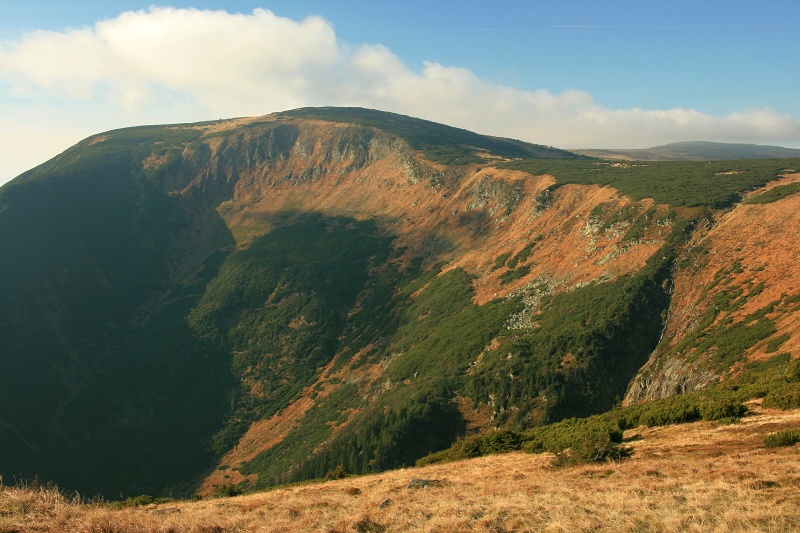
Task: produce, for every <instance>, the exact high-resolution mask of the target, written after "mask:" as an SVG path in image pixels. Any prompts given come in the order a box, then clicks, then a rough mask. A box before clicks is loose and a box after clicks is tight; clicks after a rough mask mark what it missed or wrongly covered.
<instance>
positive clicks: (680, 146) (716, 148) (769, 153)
mask: <svg viewBox="0 0 800 533" xmlns="http://www.w3.org/2000/svg"><path fill="white" fill-rule="evenodd" d="M575 153H579V154H582V155H585V156H589V157H599V158H603V159H622V160H633V161H718V160H730V159H773V158H778V159H779V158H788V157H800V149H798V148H783V147H781V146H768V145H760V144H736V143H716V142H708V141H689V142H677V143H670V144H664V145H661V146H653V147H652V148H644V149H638V150H637V149H627V150H625V149H586V150H575Z"/></svg>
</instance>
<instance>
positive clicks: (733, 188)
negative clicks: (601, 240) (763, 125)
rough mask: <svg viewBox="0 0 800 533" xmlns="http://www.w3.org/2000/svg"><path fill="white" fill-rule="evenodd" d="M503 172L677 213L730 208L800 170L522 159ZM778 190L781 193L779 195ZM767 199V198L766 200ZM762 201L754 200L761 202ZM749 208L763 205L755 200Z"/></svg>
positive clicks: (762, 162) (787, 189)
mask: <svg viewBox="0 0 800 533" xmlns="http://www.w3.org/2000/svg"><path fill="white" fill-rule="evenodd" d="M497 166H499V167H501V168H509V169H514V170H522V171H525V172H528V173H530V174H533V175H537V176H538V175H542V174H550V175H552V176H554V177H555V178H556V181H557V185H565V184H569V183H574V184H582V185H591V184H599V185H608V186H611V187H614V188H615V189H617V190H619V191H620V192H621V193H622V194H624V195H626V196H629V197H630V198H632V199H634V200H641V199H642V198H652V199H653V200H655V202H656V203H659V204H668V205H670V206H673V207H700V206H709V207H713V208H724V207H729V206H731V205H732V204H734V203H735V202H737V201H739V200H740V199H741V196H742V194H743V193H744V192H746V191H750V190H753V189H756V188H758V187H763V186H764V185H766V184H767V183H768V182H770V181H772V180H775V179H776V178H777V177H778V176H779V175H780V174H781V173H782V172H784V171H785V170H786V169H796V168H800V159H752V160H741V161H642V162H630V163H611V162H605V161H596V160H590V161H580V160H572V161H570V160H537V159H523V160H520V161H510V162H506V163H498V165H497ZM780 187H782V188H778V187H775V188H774V189H772V190H773V191H775V192H774V193H772V192H767V193H764V194H763V195H761V196H763V197H764V198H763V200H761V201H763V202H768V201H774V200H775V199H778V198H779V197H780V196H781V195H788V194H792V192H793V191H794V192H796V189H795V187H796V184H792V185H786V186H780ZM776 189H778V190H776ZM765 195H766V196H765ZM761 196H758V197H756V198H761ZM750 202H751V203H756V202H760V201H757V200H755V199H752V200H750Z"/></svg>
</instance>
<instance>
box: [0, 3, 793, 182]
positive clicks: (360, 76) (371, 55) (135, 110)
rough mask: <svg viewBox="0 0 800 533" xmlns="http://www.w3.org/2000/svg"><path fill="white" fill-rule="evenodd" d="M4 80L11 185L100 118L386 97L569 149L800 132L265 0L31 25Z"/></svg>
mask: <svg viewBox="0 0 800 533" xmlns="http://www.w3.org/2000/svg"><path fill="white" fill-rule="evenodd" d="M0 82H1V83H2V85H0V88H2V89H3V93H0V109H2V110H3V111H4V113H3V115H2V118H0V129H1V130H2V132H3V133H2V134H0V136H2V137H5V139H0V140H2V141H4V144H3V145H4V146H14V145H15V144H16V145H17V146H25V147H26V149H25V150H11V151H10V152H4V153H3V154H2V155H0V182H1V181H4V179H3V178H5V179H8V178H11V177H12V175H13V174H9V173H8V172H11V170H9V169H14V168H17V167H15V165H27V166H19V167H18V169H19V171H22V170H24V169H25V168H28V167H29V166H32V165H34V164H37V163H39V162H42V161H43V160H44V159H47V158H48V157H50V156H52V155H54V154H55V153H57V152H58V151H61V150H63V149H64V148H66V147H67V146H68V144H71V143H73V142H76V141H78V140H79V139H80V138H82V137H84V136H86V135H89V134H91V133H95V132H97V131H98V129H99V130H102V129H110V128H113V127H122V126H127V125H133V124H142V123H168V122H183V121H193V120H205V119H212V118H224V117H233V116H243V115H259V114H266V113H270V112H273V111H278V110H284V109H290V108H294V107H302V106H310V105H358V106H364V107H374V108H377V109H384V110H388V111H396V112H400V113H404V114H408V115H413V116H418V117H422V118H427V119H430V120H436V121H440V122H444V123H447V124H451V125H455V126H460V127H464V128H468V129H472V130H475V131H479V132H481V133H489V134H493V135H503V136H509V137H516V138H520V139H524V140H528V141H531V142H537V143H543V144H549V145H555V146H561V147H646V146H652V145H655V144H661V143H664V142H671V141H678V140H697V139H704V140H719V141H730V142H774V143H779V142H784V143H790V144H791V143H797V142H799V141H800V123H799V122H798V121H797V120H794V119H793V118H792V117H790V116H788V115H783V114H780V113H778V112H776V111H774V110H770V109H753V110H746V111H740V112H736V113H731V114H730V115H728V116H723V117H716V116H710V115H706V114H703V113H700V112H698V111H693V110H691V109H667V110H646V109H638V108H634V109H620V110H615V109H608V108H605V107H603V106H600V105H598V104H597V103H596V102H595V101H594V100H593V98H592V96H591V95H590V94H588V93H586V92H584V91H579V90H569V91H565V92H562V93H558V94H554V93H552V92H550V91H547V90H545V89H540V90H536V91H530V90H521V89H515V88H511V87H506V86H502V85H498V84H495V83H491V82H488V81H486V80H483V79H481V78H479V77H477V76H476V75H475V74H474V73H472V72H471V71H469V70H466V69H463V68H458V67H450V66H445V65H441V64H439V63H435V62H430V63H426V64H425V65H423V68H422V69H421V71H414V70H412V69H411V68H409V66H407V65H405V64H404V63H403V62H402V61H401V60H400V59H399V58H398V57H397V56H395V55H394V54H393V53H392V52H391V51H390V50H389V49H387V48H386V47H384V46H382V45H380V44H372V45H359V46H349V45H347V44H344V43H340V42H339V41H337V38H336V34H335V31H334V29H333V27H332V26H331V24H330V23H329V22H327V21H326V20H324V19H322V18H319V17H309V18H307V19H305V20H302V21H294V20H290V19H287V18H282V17H279V16H276V15H275V14H273V13H272V12H270V11H267V10H264V9H256V10H255V11H253V12H252V13H251V14H230V13H227V12H224V11H201V10H195V9H174V8H156V7H153V8H150V9H149V10H146V11H135V12H126V13H123V14H121V15H120V16H118V17H117V18H114V19H109V20H103V21H100V22H98V23H96V24H95V25H94V26H92V27H85V28H80V29H71V30H64V31H61V32H52V31H38V32H34V33H30V34H28V35H26V36H25V37H24V38H22V39H21V40H19V41H16V42H6V43H3V44H2V46H0ZM45 109H47V110H48V112H47V113H46V112H45V111H44V110H45ZM45 116H47V117H49V120H46V119H44V117H45ZM53 119H55V120H56V121H57V122H59V124H60V127H56V128H54V127H53V124H52V122H53ZM90 128H92V129H90ZM12 132H13V133H12ZM55 145H58V146H59V148H58V149H54V146H55ZM37 148H40V150H39V151H38V152H37ZM26 150H27V152H26ZM34 153H36V154H38V155H34ZM12 158H13V159H12Z"/></svg>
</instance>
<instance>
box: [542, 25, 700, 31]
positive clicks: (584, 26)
mask: <svg viewBox="0 0 800 533" xmlns="http://www.w3.org/2000/svg"><path fill="white" fill-rule="evenodd" d="M552 27H553V28H566V29H589V30H700V29H701V28H697V27H691V26H607V25H591V24H553V26H552Z"/></svg>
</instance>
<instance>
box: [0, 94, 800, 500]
mask: <svg viewBox="0 0 800 533" xmlns="http://www.w3.org/2000/svg"><path fill="white" fill-rule="evenodd" d="M326 113H327V114H331V113H333V114H334V115H338V118H342V115H345V118H347V117H346V116H347V115H348V113H354V115H353V116H351V117H350V119H349V121H347V120H323V119H321V118H320V117H319V115H321V114H323V115H324V114H326ZM296 114H305V115H306V117H304V118H299V117H297V116H293V115H292V113H291V112H289V113H288V114H287V113H283V114H276V115H272V116H266V117H252V118H240V119H232V120H227V121H213V122H206V123H200V124H189V125H170V126H148V127H140V128H131V129H126V130H118V131H114V132H106V133H104V134H100V135H97V136H93V137H91V138H89V139H87V140H86V141H85V142H83V143H81V144H79V145H77V146H76V147H74V148H73V149H70V150H68V151H67V152H65V153H63V154H61V155H60V156H58V157H57V158H55V159H53V160H51V161H50V162H47V163H45V164H44V165H42V166H40V167H37V168H36V169H32V170H31V171H29V172H27V173H25V174H23V175H22V176H20V178H18V179H16V180H14V181H13V182H11V183H10V184H7V185H6V186H4V187H3V188H0V248H2V249H1V250H0V253H2V255H3V256H4V257H10V258H14V260H13V261H6V262H4V265H2V266H0V268H2V269H3V274H4V275H3V276H2V278H0V279H4V280H5V281H4V282H1V281H0V283H3V286H2V289H3V291H4V294H8V295H10V296H9V297H8V298H7V299H6V300H5V301H4V302H3V305H2V306H0V316H2V320H0V327H2V328H4V330H3V331H2V335H0V339H3V341H2V342H3V343H4V344H2V345H0V357H3V364H4V365H5V367H6V368H10V369H12V371H11V372H9V373H8V374H7V375H6V376H5V381H4V382H3V386H4V390H5V392H4V394H5V395H6V396H5V402H4V406H5V407H4V408H3V411H2V412H0V417H2V419H3V421H4V425H3V428H4V429H0V431H5V432H6V433H5V436H4V441H3V442H4V444H3V446H5V448H4V450H3V456H5V457H15V458H16V459H17V461H16V464H17V465H24V466H25V468H20V467H19V466H15V465H12V464H10V463H6V464H0V470H3V471H5V472H6V473H8V472H9V469H12V468H20V470H19V471H18V472H15V473H22V474H25V473H26V472H27V475H30V473H40V474H42V475H43V476H45V477H48V478H50V479H54V480H56V481H59V482H61V483H62V484H64V485H66V486H69V485H70V483H74V484H75V485H74V486H76V487H77V488H80V489H81V490H84V491H86V490H88V491H89V492H91V491H92V490H95V491H98V492H101V493H106V494H108V493H111V494H116V493H119V492H125V493H128V494H130V493H131V492H132V491H142V492H148V493H167V492H169V491H178V492H181V493H191V492H193V491H195V490H198V485H199V483H200V481H199V480H200V478H205V479H206V482H205V484H204V485H203V488H202V490H203V491H205V492H210V491H213V490H214V486H215V485H216V486H219V485H223V484H228V483H231V482H233V481H236V482H240V481H241V482H243V487H250V488H255V487H262V486H268V485H270V484H274V483H280V482H286V481H293V480H299V479H308V478H313V477H321V476H323V475H325V473H326V472H327V471H328V470H330V469H335V468H336V467H337V466H342V467H343V468H346V469H347V470H348V471H351V472H354V473H356V472H371V471H376V470H383V469H386V468H395V467H398V466H402V465H407V464H410V463H413V461H414V460H416V459H417V458H419V457H420V456H422V455H425V454H427V453H430V452H433V451H437V450H439V449H443V448H446V447H447V446H449V445H450V444H451V443H452V442H453V439H455V438H457V437H458V436H461V435H464V434H465V432H468V431H473V432H474V431H479V430H489V429H493V428H527V427H531V426H535V425H537V424H541V423H546V422H552V421H556V420H559V419H561V418H565V417H570V416H579V415H580V416H583V415H586V414H593V413H596V412H599V411H601V410H603V409H607V408H610V407H612V406H613V404H614V403H615V401H616V398H617V397H623V396H624V395H625V394H626V393H630V391H631V390H634V389H631V388H630V386H629V384H630V383H631V382H635V383H637V385H636V388H637V390H639V389H641V390H643V391H644V392H645V393H647V392H648V391H655V392H654V394H653V397H661V396H663V395H666V394H671V393H673V392H675V390H676V387H681V386H683V387H684V389H685V390H694V389H695V388H698V387H702V386H704V385H705V384H707V383H710V382H714V381H718V380H720V379H725V378H726V376H729V375H732V373H736V372H741V371H742V368H745V367H747V365H750V364H751V363H752V362H753V361H752V360H751V357H753V358H759V359H771V358H772V357H773V356H772V355H770V354H773V355H774V357H777V356H781V359H780V360H781V361H783V359H786V355H789V356H790V357H789V358H788V359H791V357H797V354H798V351H797V350H798V347H797V339H798V334H797V331H798V321H797V317H798V309H797V302H796V301H795V300H794V299H793V295H794V294H796V293H797V288H796V286H795V285H792V283H793V282H792V280H793V279H796V278H793V277H792V275H790V274H791V272H793V270H791V265H790V263H787V262H786V261H784V260H783V259H782V260H780V261H775V262H774V265H772V266H770V264H768V263H767V264H765V263H764V262H763V261H761V260H759V258H758V253H756V250H757V249H758V248H759V247H764V246H767V249H768V250H769V251H770V253H773V254H775V253H778V251H777V248H774V247H772V245H765V244H764V242H765V239H771V240H772V241H774V245H775V246H779V247H783V251H782V252H780V253H781V254H782V255H781V257H783V258H784V259H786V258H789V257H791V255H792V254H793V253H794V252H795V251H796V247H797V244H796V243H795V242H794V241H793V240H792V239H790V238H789V237H788V236H790V235H792V231H793V229H792V228H794V227H795V225H797V223H798V221H797V217H796V216H795V215H793V213H797V212H798V211H797V209H796V208H795V204H796V203H797V201H798V195H797V194H795V192H796V191H795V190H794V188H793V187H794V184H795V183H797V182H798V181H800V174H797V172H796V171H793V170H792V169H793V168H794V169H797V168H800V161H799V160H774V161H772V160H768V161H737V162H732V163H729V162H725V163H719V164H712V165H707V164H702V165H697V164H694V165H693V164H687V165H676V164H671V163H669V164H668V163H663V164H656V163H653V164H647V165H642V166H636V165H624V164H620V165H613V164H609V163H607V162H602V161H596V160H589V159H580V158H575V157H573V156H572V155H569V156H567V157H568V159H558V158H552V157H551V158H549V159H511V160H508V159H510V158H509V156H511V155H513V153H516V152H513V151H515V150H519V149H520V145H519V144H518V141H507V140H500V141H498V140H497V139H496V138H488V137H485V136H478V137H479V139H478V140H479V141H480V143H484V142H485V143H486V144H484V145H480V143H479V142H477V141H476V142H473V141H470V142H471V144H466V143H464V142H462V141H461V139H463V137H457V138H456V140H451V141H447V142H444V141H442V142H443V145H442V150H439V151H437V150H436V146H437V145H436V144H435V143H434V141H431V140H428V141H425V142H422V141H419V138H420V135H421V134H420V133H419V132H418V131H416V130H413V129H412V130H411V133H408V132H406V133H405V135H406V137H403V136H400V135H398V134H397V133H396V132H393V131H392V130H391V128H387V129H381V128H379V127H378V126H376V125H374V124H361V123H359V121H364V120H365V118H364V117H365V115H366V116H367V117H368V118H370V120H375V117H381V116H386V117H389V118H391V119H393V120H395V121H400V124H403V125H405V126H404V127H406V126H408V125H409V124H410V125H412V126H414V127H415V128H421V127H423V126H426V125H427V124H430V123H428V122H426V121H417V119H410V118H409V117H402V116H399V115H382V114H381V113H380V112H373V111H369V112H366V111H364V110H361V111H358V110H356V111H353V110H352V109H343V110H338V111H335V112H332V111H331V109H323V110H310V111H309V110H300V111H297V112H296ZM314 114H317V115H318V116H316V117H312V116H310V115H314ZM398 117H399V118H398ZM396 127H397V124H396V123H395V129H396ZM426 127H427V126H426ZM442 128H443V129H442ZM442 128H438V129H435V130H434V132H433V133H432V134H430V135H431V136H429V137H424V136H423V138H425V139H431V138H433V139H437V138H439V139H440V138H442V137H443V136H445V133H446V134H448V135H449V133H448V132H450V131H451V130H450V129H447V127H442ZM442 132H445V133H442ZM422 133H425V132H424V131H423V132H422ZM459 135H465V134H459ZM472 135H477V134H472ZM407 137H410V139H411V140H409V138H407ZM468 137H469V138H470V139H474V138H473V137H471V136H468ZM480 138H483V139H488V140H486V141H482V140H480ZM415 139H416V140H417V141H416V142H418V144H416V145H414V144H413V142H414V140H415ZM436 142H440V141H436ZM426 143H427V144H426ZM497 143H500V144H497ZM476 144H477V145H478V146H475V145H476ZM415 146H416V147H415ZM498 146H499V147H500V148H499V150H500V151H501V152H503V153H500V154H493V153H492V152H491V151H490V150H489V148H492V147H495V149H497V147H498ZM526 146H532V145H526ZM530 149H531V150H534V149H535V150H536V151H538V150H540V149H542V147H534V148H530ZM544 149H545V150H549V149H547V148H544ZM505 150H509V151H512V153H510V152H504V151H505ZM547 153H548V154H549V155H550V156H555V155H558V154H562V152H560V151H548V152H547ZM493 155H495V156H496V157H491V156H493ZM441 158H444V159H441ZM445 160H446V161H447V162H442V161H445ZM504 160H508V161H505V162H503V163H497V164H496V162H499V161H504ZM648 191H649V194H650V195H651V196H650V197H649V196H648ZM767 194H769V195H770V196H769V197H767ZM765 197H766V198H767V199H766V200H763V202H762V201H761V200H758V199H759V198H762V199H763V198H765ZM756 219H757V220H769V221H771V222H770V223H769V224H765V225H764V232H763V233H753V238H752V239H747V240H744V241H743V242H742V243H741V245H742V248H743V250H744V251H743V252H741V253H739V252H736V254H738V255H737V258H738V259H739V261H738V267H736V269H735V270H737V272H734V271H733V270H731V269H730V268H728V267H727V266H725V265H720V264H719V263H715V262H713V261H711V259H712V258H714V256H715V255H719V254H722V255H729V254H732V253H733V251H732V249H731V248H730V246H729V244H727V243H729V242H733V239H734V237H733V233H737V232H742V231H743V230H742V227H743V225H744V226H747V224H752V223H753V221H754V220H756ZM737 220H738V222H736V223H735V224H734V223H733V222H735V221H737ZM781 229H783V230H784V231H783V233H784V234H785V236H784V237H783V238H776V232H777V233H780V231H781ZM731 232H733V233H731ZM797 232H798V233H800V228H798V229H797ZM121 236H122V237H123V238H124V239H125V246H124V247H123V246H121V245H120V244H119V241H120V237H121ZM704 241H707V244H706V245H705V247H703V246H699V245H700V244H702V243H703V242H704ZM766 242H768V243H769V242H770V240H766ZM703 250H705V252H703ZM715 252H716V253H715ZM723 267H724V268H723ZM785 267H787V268H789V270H786V269H785ZM726 268H727V270H726ZM738 271H741V272H738ZM695 272H701V273H702V275H700V276H697V277H695V278H692V276H693V275H694V274H693V273H695ZM688 280H693V281H692V282H689V281H688ZM722 281H724V283H723V282H722ZM692 284H694V285H692ZM673 286H674V287H675V290H674V291H673ZM691 286H695V287H701V286H702V287H703V288H704V289H705V293H703V294H702V295H699V294H698V293H697V292H692V291H688V292H687V291H684V290H683V289H681V288H680V287H691ZM89 295H90V296H89ZM740 296H743V297H741V298H739V297H740ZM708 298H711V299H712V301H713V302H714V303H715V304H717V305H719V306H722V311H719V312H716V314H714V315H713V316H711V315H708V317H709V318H707V319H706V320H701V321H697V320H695V321H693V320H692V319H691V318H689V319H686V318H685V317H682V315H681V313H680V312H678V311H679V309H677V308H675V305H676V304H677V303H678V302H679V301H680V302H683V303H682V304H681V306H682V307H685V308H686V309H691V313H695V314H696V315H703V316H705V315H704V313H706V312H707V310H708V309H707V308H706V307H705V304H704V303H703V302H704V301H706V300H707V299H708ZM737 298H738V299H737ZM748 299H751V300H752V302H753V303H752V305H751V306H748V305H749V304H747V300H748ZM20 310H22V311H20ZM709 320H710V321H709ZM756 325H757V326H758V327H755V326H756ZM665 326H666V327H665ZM693 328H694V329H693ZM664 331H666V332H667V333H668V335H667V336H664V334H663V332H664ZM721 332H725V333H726V334H727V335H728V337H730V338H731V339H737V342H738V343H739V344H736V345H732V344H731V343H728V344H725V343H724V342H723V341H722V340H720V339H721V338H722V337H721V336H720V335H721ZM701 334H702V335H701ZM726 338H727V337H726ZM710 341H713V342H711V344H709V342H710ZM670 343H673V344H670ZM715 343H716V344H715ZM677 345H680V346H681V348H680V350H677V351H676V350H675V349H673V348H674V347H675V346H677ZM772 347H777V348H776V349H775V350H772V351H769V350H771V349H772ZM723 352H724V353H723ZM687 358H688V359H691V358H694V359H692V360H691V361H689V360H688V359H687ZM788 359H787V362H788ZM648 361H650V363H649V366H646V365H647V364H648ZM698 361H700V363H698ZM676 362H677V363H678V364H677V366H676ZM687 362H689V363H691V364H690V365H688V366H687V365H686V364H685V363H687ZM691 365H694V367H693V366H691ZM698 365H700V366H698ZM645 366H646V368H647V372H648V374H647V375H646V376H645V375H644V374H640V370H641V369H642V368H643V367H645ZM38 368H49V369H51V370H50V371H49V372H48V373H45V374H42V373H41V372H38V370H37V369H38ZM676 368H677V370H675V369H676ZM665 369H666V370H665ZM704 372H705V373H704ZM637 376H638V377H639V378H638V379H639V381H635V380H636V379H637ZM641 376H645V377H641ZM687 376H688V377H691V376H705V377H704V378H703V380H699V381H697V380H695V381H692V380H691V379H689V380H688V381H686V380H685V378H687ZM655 383H659V385H654V384H655ZM44 390H47V391H49V393H48V395H45V396H42V395H41V392H42V391H44ZM637 394H638V393H637ZM645 396H646V394H643V395H638V396H636V395H634V396H631V397H630V398H629V399H630V401H637V400H638V399H641V398H644V397H645ZM198 398H201V399H202V401H198ZM26 420H27V421H28V422H26ZM37 421H38V422H37ZM42 421H46V422H42ZM176 424H177V425H178V427H181V428H182V430H181V432H179V434H178V435H175V434H173V432H171V430H172V428H174V427H175V426H176ZM9 428H11V429H9ZM414 435H427V437H426V439H419V438H414ZM128 443H131V446H128ZM63 450H67V453H62V451H63ZM98 450H100V453H98ZM236 450H239V451H238V452H236V453H234V452H235V451H236ZM239 452H241V453H239ZM232 453H233V455H231V454H232ZM226 454H227V455H226ZM178 458H180V459H178ZM87 473H88V475H87ZM87 484H88V489H87V488H86V487H87Z"/></svg>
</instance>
